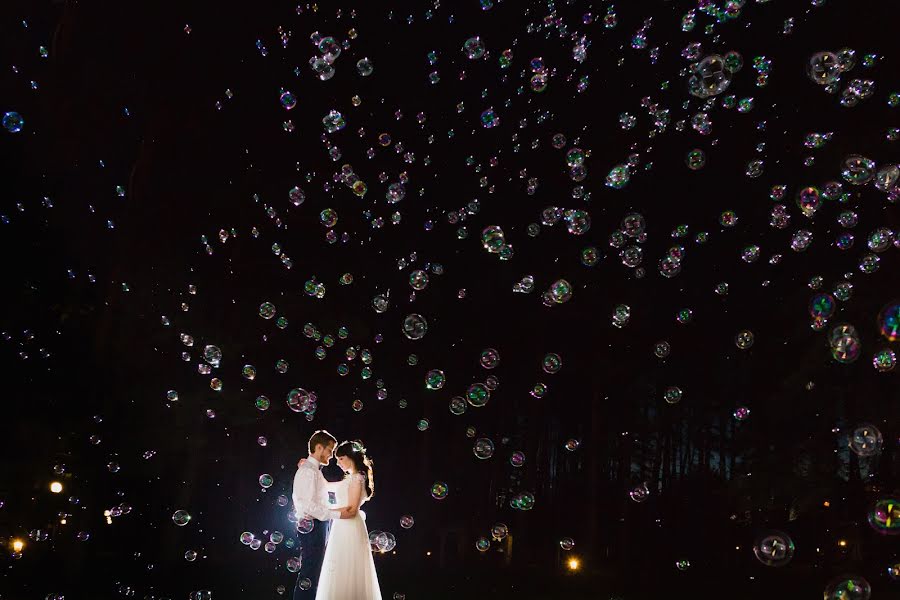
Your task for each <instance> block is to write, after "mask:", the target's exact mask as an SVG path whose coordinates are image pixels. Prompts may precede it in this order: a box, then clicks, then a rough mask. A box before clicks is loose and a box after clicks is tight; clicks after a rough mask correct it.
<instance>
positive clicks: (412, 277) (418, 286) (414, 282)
mask: <svg viewBox="0 0 900 600" xmlns="http://www.w3.org/2000/svg"><path fill="white" fill-rule="evenodd" d="M409 286H410V287H411V288H412V289H414V290H416V291H422V290H424V289H425V288H426V287H427V286H428V273H426V272H425V271H422V270H421V269H416V270H415V271H413V272H412V273H410V274H409Z"/></svg>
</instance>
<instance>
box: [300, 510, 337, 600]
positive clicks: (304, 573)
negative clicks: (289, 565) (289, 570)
mask: <svg viewBox="0 0 900 600" xmlns="http://www.w3.org/2000/svg"><path fill="white" fill-rule="evenodd" d="M314 523H315V526H314V527H313V530H312V531H310V532H309V533H307V534H300V535H299V536H298V537H299V538H300V571H298V572H297V583H296V584H294V600H313V598H315V597H316V589H318V587H319V572H320V571H321V570H322V559H323V558H325V542H326V541H327V540H328V530H329V529H330V528H331V521H314ZM304 579H309V581H310V582H311V583H312V585H311V586H310V588H309V589H308V590H305V591H304V590H303V589H301V588H300V582H301V581H303V580H304Z"/></svg>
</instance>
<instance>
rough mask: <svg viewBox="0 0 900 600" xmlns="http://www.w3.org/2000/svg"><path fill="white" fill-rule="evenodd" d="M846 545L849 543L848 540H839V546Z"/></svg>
mask: <svg viewBox="0 0 900 600" xmlns="http://www.w3.org/2000/svg"><path fill="white" fill-rule="evenodd" d="M846 545H847V540H838V546H840V547H841V548H843V547H844V546H846Z"/></svg>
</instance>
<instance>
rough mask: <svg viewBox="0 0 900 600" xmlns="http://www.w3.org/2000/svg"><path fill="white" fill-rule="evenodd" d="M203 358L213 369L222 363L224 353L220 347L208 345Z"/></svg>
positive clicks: (204, 349)
mask: <svg viewBox="0 0 900 600" xmlns="http://www.w3.org/2000/svg"><path fill="white" fill-rule="evenodd" d="M203 358H204V359H205V360H206V362H208V363H209V364H210V365H212V366H213V367H218V366H219V363H220V362H221V361H222V351H221V350H220V349H219V347H218V346H212V345H208V346H206V347H205V348H203Z"/></svg>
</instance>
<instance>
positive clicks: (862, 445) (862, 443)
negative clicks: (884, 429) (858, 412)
mask: <svg viewBox="0 0 900 600" xmlns="http://www.w3.org/2000/svg"><path fill="white" fill-rule="evenodd" d="M883 442H884V439H883V438H882V436H881V431H879V430H878V428H877V427H875V426H874V425H872V424H869V423H863V424H862V425H859V426H857V427H856V428H855V429H854V430H853V431H852V432H850V439H849V442H848V446H849V447H850V450H852V451H853V453H854V454H856V455H857V456H874V455H876V454H878V453H879V452H881V445H882V443H883Z"/></svg>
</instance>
